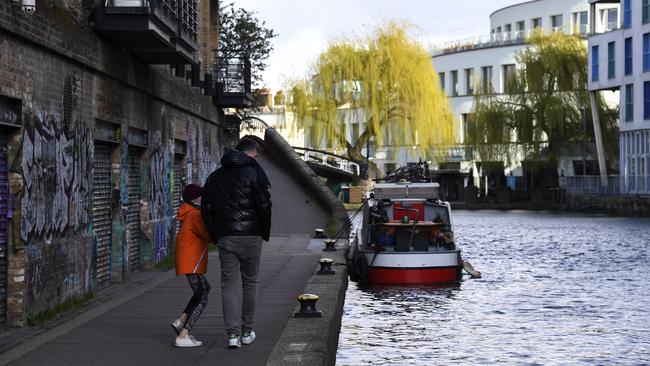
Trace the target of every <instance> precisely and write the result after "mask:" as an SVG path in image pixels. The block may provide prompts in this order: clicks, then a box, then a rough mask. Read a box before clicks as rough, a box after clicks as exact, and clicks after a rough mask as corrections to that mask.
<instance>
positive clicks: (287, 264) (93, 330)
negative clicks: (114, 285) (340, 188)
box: [0, 154, 329, 366]
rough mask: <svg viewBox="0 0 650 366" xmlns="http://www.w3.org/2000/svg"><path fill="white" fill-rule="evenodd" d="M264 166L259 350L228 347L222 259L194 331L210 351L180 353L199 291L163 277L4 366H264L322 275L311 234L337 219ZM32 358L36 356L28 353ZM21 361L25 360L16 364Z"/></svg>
mask: <svg viewBox="0 0 650 366" xmlns="http://www.w3.org/2000/svg"><path fill="white" fill-rule="evenodd" d="M258 160H259V161H260V163H261V164H262V166H263V167H264V168H265V170H266V172H267V174H268V175H269V179H270V181H271V184H272V187H271V198H272V201H273V225H272V236H271V241H270V242H268V243H264V247H263V251H262V260H261V268H260V277H259V280H260V282H259V285H258V286H259V287H258V291H259V295H258V302H257V321H256V324H255V332H256V333H257V337H258V338H257V340H256V341H255V343H254V344H252V345H250V346H245V347H243V348H241V349H239V350H228V349H227V348H226V346H225V345H226V335H225V331H224V326H223V315H222V309H221V286H220V281H219V257H218V254H217V253H216V252H215V253H211V254H210V258H209V264H208V280H209V281H210V284H211V286H212V291H211V292H210V295H209V303H208V306H207V309H206V310H205V312H204V313H203V316H202V317H201V319H200V320H199V321H198V322H197V324H196V325H195V327H194V330H193V334H194V335H195V336H196V338H197V339H199V340H202V341H203V342H204V345H203V346H202V347H199V348H194V349H180V348H176V347H174V346H173V341H174V336H175V335H174V333H173V330H172V329H171V327H170V323H171V322H172V321H173V320H174V319H176V317H177V316H178V315H179V313H180V312H181V311H182V310H183V309H184V307H185V304H186V303H187V301H188V300H189V298H190V296H191V290H190V288H189V285H188V284H187V280H186V279H185V277H184V276H181V277H175V276H173V273H160V276H165V277H164V278H160V277H158V278H155V279H154V280H152V281H150V282H148V284H143V285H142V287H141V289H146V291H142V290H141V291H140V293H138V292H137V289H135V290H134V291H135V292H134V291H131V294H130V295H124V294H122V296H130V300H128V301H125V300H122V301H119V299H114V300H111V301H113V302H114V304H104V305H100V306H98V307H96V308H94V309H91V310H88V311H86V312H85V313H84V314H81V315H79V316H77V317H76V318H74V319H72V320H71V321H67V322H66V323H64V324H62V325H61V326H59V327H57V328H54V329H52V330H49V331H47V332H45V333H43V334H41V335H38V336H37V337H35V338H34V339H32V340H30V341H27V342H25V343H23V344H21V345H20V346H17V347H15V348H13V349H10V350H9V351H7V352H5V353H4V354H0V364H3V363H4V362H6V361H7V359H11V360H13V361H12V362H11V363H9V364H10V365H49V366H54V365H66V366H73V365H84V366H87V365H138V366H140V365H161V366H162V365H175V366H177V365H212V366H213V365H229V366H233V365H246V366H254V365H264V363H265V361H266V359H267V357H268V355H269V354H270V352H271V350H272V349H273V346H274V345H275V343H276V342H277V340H278V339H279V338H280V335H281V334H282V331H283V329H284V327H285V325H286V324H287V321H288V319H289V318H290V317H291V316H292V315H293V311H294V308H295V306H296V305H297V301H296V296H297V295H298V294H300V293H301V292H302V290H303V289H304V288H305V285H306V283H307V280H308V278H309V277H310V276H311V274H312V273H313V271H314V270H315V269H316V266H317V262H318V259H319V258H320V254H321V251H320V248H318V249H314V248H312V249H311V250H308V244H309V241H310V234H311V233H312V232H313V229H314V228H316V227H324V226H325V225H326V223H327V220H328V218H329V214H328V212H327V210H325V209H324V208H323V206H321V205H320V204H318V203H317V202H316V200H315V199H313V196H312V194H310V193H309V192H308V191H307V190H306V188H305V187H304V186H302V184H301V183H300V180H299V179H296V177H295V172H291V171H288V169H286V168H284V167H283V166H282V165H281V164H279V163H278V162H277V161H276V160H275V159H273V158H270V157H269V156H267V154H262V155H260V157H259V158H258ZM147 287H150V288H149V289H147ZM134 293H135V294H134ZM119 296H120V295H119V294H118V297H119ZM109 302H110V301H109ZM113 305H115V306H113ZM32 349H33V350H32ZM27 350H31V351H29V352H27V353H25V351H27ZM23 354H24V355H23ZM18 355H22V356H21V357H19V358H16V356H18Z"/></svg>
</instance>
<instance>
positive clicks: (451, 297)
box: [337, 212, 650, 365]
mask: <svg viewBox="0 0 650 366" xmlns="http://www.w3.org/2000/svg"><path fill="white" fill-rule="evenodd" d="M455 224H456V237H457V240H458V241H459V243H460V245H461V247H462V249H463V256H464V258H467V259H470V260H471V262H472V264H474V266H475V267H476V268H477V269H478V270H480V271H481V272H482V273H483V275H484V278H483V279H481V280H469V279H466V280H465V281H463V283H462V284H461V285H460V286H459V287H452V288H432V287H421V286H420V287H390V286H382V287H378V286H374V287H367V288H359V287H357V286H356V285H355V284H350V287H349V289H348V292H347V297H346V305H345V309H344V318H343V325H342V330H341V336H340V340H339V353H338V358H337V364H338V365H370V364H372V365H436V364H438V365H447V364H472V365H476V364H517V365H537V364H542V365H566V364H584V365H592V364H599V365H610V364H616V365H621V364H631V365H632V364H633V365H641V364H650V332H649V331H648V330H649V329H650V310H649V309H650V300H649V299H650V295H649V294H650V280H649V279H648V275H647V271H648V265H649V264H650V263H649V259H648V258H649V256H648V246H649V245H650V220H646V219H621V218H608V217H596V216H576V215H564V214H545V213H500V212H499V213H497V212H457V213H456V216H455Z"/></svg>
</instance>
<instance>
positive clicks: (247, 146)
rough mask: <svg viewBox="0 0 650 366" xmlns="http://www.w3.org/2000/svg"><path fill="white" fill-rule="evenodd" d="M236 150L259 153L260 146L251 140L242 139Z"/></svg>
mask: <svg viewBox="0 0 650 366" xmlns="http://www.w3.org/2000/svg"><path fill="white" fill-rule="evenodd" d="M237 150H239V151H244V152H246V151H253V150H256V151H257V152H258V153H259V152H260V144H258V143H257V141H255V140H253V139H242V140H241V141H239V143H238V144H237Z"/></svg>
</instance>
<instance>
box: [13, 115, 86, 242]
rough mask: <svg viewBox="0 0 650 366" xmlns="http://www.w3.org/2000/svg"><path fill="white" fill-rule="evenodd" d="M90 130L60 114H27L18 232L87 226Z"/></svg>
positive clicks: (40, 236)
mask: <svg viewBox="0 0 650 366" xmlns="http://www.w3.org/2000/svg"><path fill="white" fill-rule="evenodd" d="M92 141H93V140H92V135H91V131H90V128H89V127H88V125H87V124H85V123H83V122H81V121H80V120H78V119H77V120H75V121H74V122H72V123H69V124H67V123H64V121H63V119H62V118H61V116H59V115H55V114H51V113H33V114H31V115H29V116H27V118H26V121H25V130H24V135H23V146H22V149H23V156H22V163H21V165H22V173H23V179H24V182H25V187H24V194H23V197H22V201H21V205H22V207H23V214H22V217H21V230H20V237H21V239H22V240H23V241H28V240H30V239H36V240H43V241H45V242H46V243H48V244H50V243H51V242H52V239H53V238H56V237H59V236H62V235H64V234H65V233H66V232H67V231H68V230H72V231H74V232H76V231H79V230H84V229H86V227H87V225H88V224H89V223H90V215H91V213H90V202H91V194H92V191H91V182H90V177H91V174H90V172H91V171H92V161H93V150H92Z"/></svg>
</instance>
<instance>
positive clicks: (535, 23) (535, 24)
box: [530, 18, 542, 29]
mask: <svg viewBox="0 0 650 366" xmlns="http://www.w3.org/2000/svg"><path fill="white" fill-rule="evenodd" d="M530 24H531V28H532V29H536V28H541V27H542V18H533V19H531V21H530Z"/></svg>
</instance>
